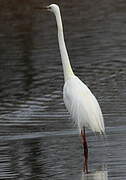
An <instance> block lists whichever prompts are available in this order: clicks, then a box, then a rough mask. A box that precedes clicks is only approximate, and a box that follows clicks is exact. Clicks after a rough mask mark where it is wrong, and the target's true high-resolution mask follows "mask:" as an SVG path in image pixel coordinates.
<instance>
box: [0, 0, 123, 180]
mask: <svg viewBox="0 0 126 180" xmlns="http://www.w3.org/2000/svg"><path fill="white" fill-rule="evenodd" d="M48 2H49V1H41V2H40V1H34V0H28V1H18V0H13V1H11V0H7V1H2V0H1V1H0V179H13V180H14V179H21V180H27V179H32V180H34V179H35V180H39V179H43V180H74V179H75V180H86V179H88V180H104V179H105V180H107V179H110V180H116V179H118V180H123V179H126V122H125V121H126V2H125V0H121V1H120V0H117V1H114V0H109V1H105V0H101V1H100V0H99V1H96V0H94V1H91V0H85V1H83V0H78V1H77V0H73V1H60V2H58V3H59V5H60V7H61V9H62V16H63V23H64V31H65V39H66V42H67V47H68V50H69V55H70V59H71V64H72V67H73V69H74V72H75V73H76V75H78V76H79V77H80V78H81V80H83V81H84V82H85V83H86V84H87V86H89V87H90V89H91V90H92V91H93V93H94V94H95V96H96V97H97V99H98V101H99V103H100V105H101V107H102V111H103V114H104V118H105V125H106V134H107V135H106V138H105V139H104V138H102V137H97V136H95V135H94V134H93V133H92V132H91V131H89V130H88V131H87V136H88V142H89V169H90V174H89V175H88V176H85V175H84V174H83V173H82V155H83V150H82V146H81V140H80V137H79V134H78V130H77V129H76V127H75V126H74V125H73V123H72V121H71V119H70V117H69V114H68V113H67V111H66V109H65V106H64V103H63V100H62V87H63V83H64V82H63V72H62V66H61V58H60V53H59V48H58V42H57V29H56V22H55V17H54V16H53V15H52V14H51V13H49V12H44V11H41V10H37V9H36V7H39V6H42V5H43V4H44V5H47V4H48ZM51 2H53V1H51ZM49 3H50V2H49Z"/></svg>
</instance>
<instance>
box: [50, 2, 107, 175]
mask: <svg viewBox="0 0 126 180" xmlns="http://www.w3.org/2000/svg"><path fill="white" fill-rule="evenodd" d="M47 9H48V10H49V11H51V12H53V13H54V15H55V17H56V22H57V28H58V41H59V48H60V53H61V60H62V65H63V72H64V80H65V84H64V88H63V99H64V103H65V105H66V108H67V110H68V111H69V113H70V115H71V117H72V119H73V120H74V122H75V123H76V124H77V126H78V128H79V130H80V134H81V136H82V144H83V148H84V157H85V160H84V171H85V172H86V173H88V145H87V141H86V133H85V127H88V128H90V129H92V131H93V132H99V133H100V134H102V133H103V134H104V132H105V128H104V121H103V116H102V112H101V109H100V106H99V104H98V102H97V100H96V98H95V96H94V95H93V94H92V93H91V91H90V89H89V88H88V87H87V86H86V85H85V84H84V83H83V82H82V81H81V80H80V79H79V78H78V77H77V76H75V75H74V73H73V70H72V68H71V65H70V60H69V56H68V53H67V49H66V45H65V41H64V34H63V27H62V19H61V14H60V9H59V7H58V6H57V5H56V4H51V5H50V6H47Z"/></svg>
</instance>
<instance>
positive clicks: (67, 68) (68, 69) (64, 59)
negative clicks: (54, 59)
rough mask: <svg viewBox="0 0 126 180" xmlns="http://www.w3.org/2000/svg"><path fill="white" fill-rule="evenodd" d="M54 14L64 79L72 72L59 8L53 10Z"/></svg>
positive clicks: (71, 74)
mask: <svg viewBox="0 0 126 180" xmlns="http://www.w3.org/2000/svg"><path fill="white" fill-rule="evenodd" d="M55 16H56V22H57V27H58V41H59V48H60V53H61V59H62V65H63V72H64V79H65V81H66V80H68V79H69V78H70V77H71V76H73V75H74V73H73V70H72V68H71V65H70V60H69V56H68V53H67V49H66V45H65V41H64V34H63V26H62V20H61V14H60V10H58V11H56V12H55Z"/></svg>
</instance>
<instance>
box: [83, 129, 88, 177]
mask: <svg viewBox="0 0 126 180" xmlns="http://www.w3.org/2000/svg"><path fill="white" fill-rule="evenodd" d="M81 137H82V144H83V148H84V167H83V168H84V172H86V173H87V174H88V145H87V140H86V134H85V128H84V131H82V130H81Z"/></svg>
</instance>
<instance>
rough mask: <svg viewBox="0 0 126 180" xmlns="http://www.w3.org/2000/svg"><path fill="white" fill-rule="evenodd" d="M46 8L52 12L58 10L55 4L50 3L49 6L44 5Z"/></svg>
mask: <svg viewBox="0 0 126 180" xmlns="http://www.w3.org/2000/svg"><path fill="white" fill-rule="evenodd" d="M46 9H47V10H48V11H51V12H53V13H56V12H57V11H59V6H58V5H56V4H51V5H49V6H46Z"/></svg>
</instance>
